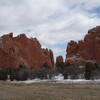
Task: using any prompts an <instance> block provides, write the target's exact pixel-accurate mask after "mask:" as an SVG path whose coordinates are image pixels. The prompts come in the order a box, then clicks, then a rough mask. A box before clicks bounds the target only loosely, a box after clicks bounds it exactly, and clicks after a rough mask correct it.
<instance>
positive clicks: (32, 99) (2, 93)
mask: <svg viewBox="0 0 100 100" xmlns="http://www.w3.org/2000/svg"><path fill="white" fill-rule="evenodd" d="M0 100H100V83H87V84H86V83H73V84H71V83H65V84H62V83H52V82H42V83H33V84H28V85H27V84H23V83H20V84H16V83H9V82H4V81H3V82H0Z"/></svg>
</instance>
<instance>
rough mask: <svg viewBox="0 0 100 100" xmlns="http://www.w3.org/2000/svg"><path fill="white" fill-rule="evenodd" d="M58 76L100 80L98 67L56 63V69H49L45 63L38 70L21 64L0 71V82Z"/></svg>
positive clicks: (89, 63)
mask: <svg viewBox="0 0 100 100" xmlns="http://www.w3.org/2000/svg"><path fill="white" fill-rule="evenodd" d="M58 74H62V75H63V76H64V79H86V80H91V79H92V80H93V79H100V65H99V64H97V63H91V62H87V63H86V64H85V67H82V68H80V67H79V66H77V65H75V64H70V63H64V62H57V63H56V67H55V68H54V69H51V67H50V66H49V65H48V64H47V63H44V64H43V65H42V66H41V67H40V68H33V67H32V68H28V67H27V66H25V65H23V64H21V65H19V67H18V68H17V69H15V68H8V69H0V80H7V79H10V80H11V81H13V80H17V81H24V80H27V79H35V78H39V79H51V78H52V77H54V76H56V75H58Z"/></svg>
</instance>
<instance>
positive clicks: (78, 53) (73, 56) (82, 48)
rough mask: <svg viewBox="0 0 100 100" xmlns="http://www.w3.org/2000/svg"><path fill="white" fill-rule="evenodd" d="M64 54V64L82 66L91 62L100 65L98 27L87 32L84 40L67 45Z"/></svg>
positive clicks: (99, 31)
mask: <svg viewBox="0 0 100 100" xmlns="http://www.w3.org/2000/svg"><path fill="white" fill-rule="evenodd" d="M66 52H67V55H66V62H70V63H74V64H78V65H84V64H85V63H86V62H87V61H92V62H97V63H99V64H100V26H97V27H95V28H93V29H91V30H89V31H88V34H87V35H86V36H85V38H84V40H82V41H79V42H78V43H77V42H74V41H71V42H70V43H68V47H67V50H66Z"/></svg>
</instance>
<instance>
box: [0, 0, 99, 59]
mask: <svg viewBox="0 0 100 100" xmlns="http://www.w3.org/2000/svg"><path fill="white" fill-rule="evenodd" d="M98 25H100V0H0V35H3V34H7V33H9V32H14V35H18V34H20V33H25V34H27V36H28V37H37V39H38V40H39V41H40V43H41V44H42V46H43V47H47V48H51V49H52V50H53V51H54V55H55V56H57V55H63V56H64V57H65V51H66V46H67V43H68V42H69V41H70V40H75V41H77V40H80V39H82V38H83V37H84V35H85V34H86V33H87V31H88V29H90V28H92V27H95V26H98Z"/></svg>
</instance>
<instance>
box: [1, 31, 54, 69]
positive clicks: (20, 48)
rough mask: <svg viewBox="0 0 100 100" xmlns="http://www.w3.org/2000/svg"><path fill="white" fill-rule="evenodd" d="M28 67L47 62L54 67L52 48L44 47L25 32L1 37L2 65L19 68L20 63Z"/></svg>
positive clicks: (2, 66) (3, 66)
mask: <svg viewBox="0 0 100 100" xmlns="http://www.w3.org/2000/svg"><path fill="white" fill-rule="evenodd" d="M23 63H24V64H25V65H26V66H28V67H40V66H42V65H43V64H44V63H47V64H48V65H49V66H50V67H52V68H53V67H54V57H53V52H52V50H48V49H42V48H41V44H40V43H39V41H38V40H37V39H36V38H31V39H29V38H27V37H26V36H25V34H21V35H18V36H17V37H13V33H10V34H8V35H4V36H2V37H1V38H0V67H1V68H17V67H18V66H19V65H20V64H23Z"/></svg>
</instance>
